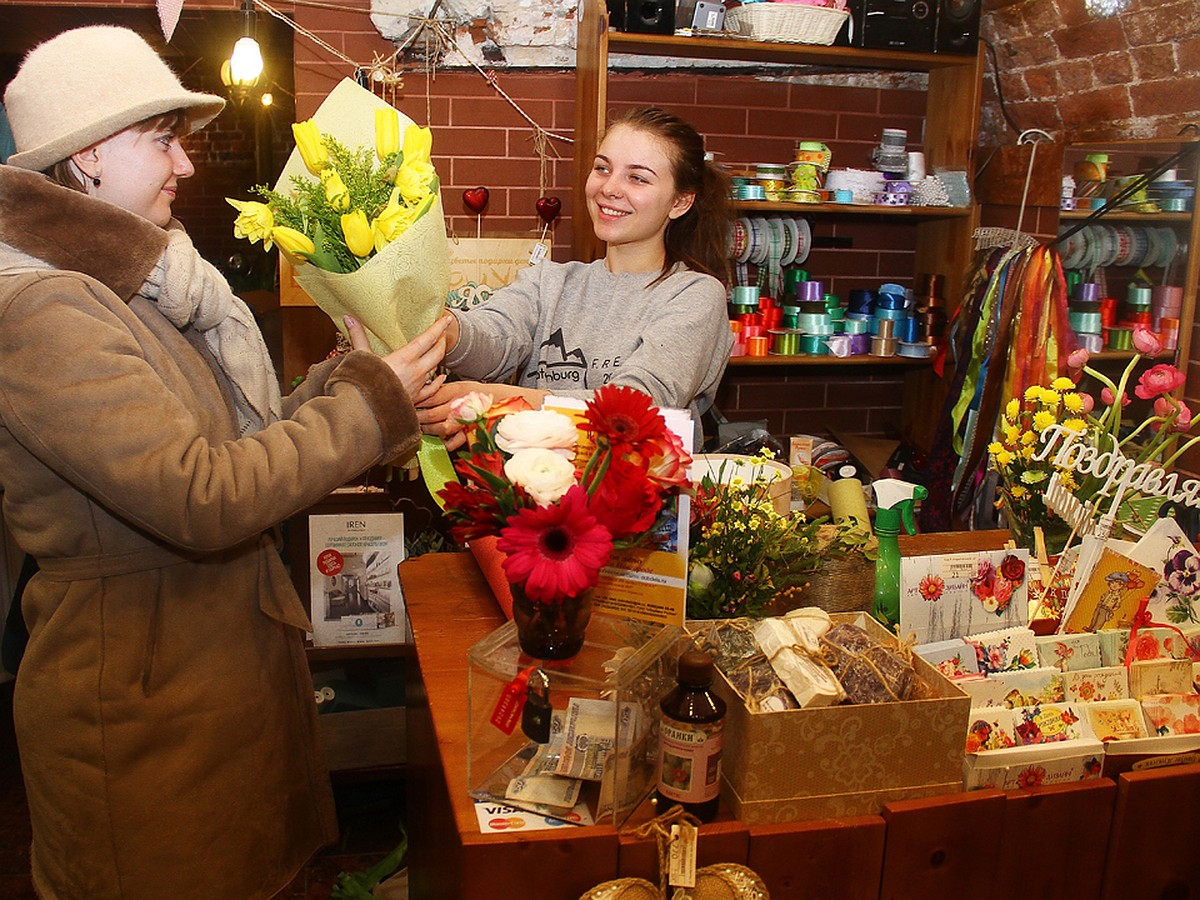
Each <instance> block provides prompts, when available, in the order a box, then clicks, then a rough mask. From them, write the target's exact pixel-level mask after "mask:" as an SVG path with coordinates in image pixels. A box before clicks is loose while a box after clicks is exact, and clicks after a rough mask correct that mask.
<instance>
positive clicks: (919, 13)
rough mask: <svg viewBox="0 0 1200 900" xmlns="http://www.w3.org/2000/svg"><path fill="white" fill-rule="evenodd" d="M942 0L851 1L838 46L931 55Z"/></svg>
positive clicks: (837, 41)
mask: <svg viewBox="0 0 1200 900" xmlns="http://www.w3.org/2000/svg"><path fill="white" fill-rule="evenodd" d="M938 2H940V0H850V2H849V3H848V4H847V7H846V8H847V9H849V10H850V21H849V22H848V23H847V24H846V25H845V26H843V28H842V31H841V33H840V34H839V35H838V39H837V40H836V41H835V43H839V44H846V45H849V44H852V45H853V46H855V47H863V48H867V49H876V50H880V49H882V50H907V51H909V52H912V53H932V52H933V48H934V38H935V35H936V30H935V29H936V26H937V3H938Z"/></svg>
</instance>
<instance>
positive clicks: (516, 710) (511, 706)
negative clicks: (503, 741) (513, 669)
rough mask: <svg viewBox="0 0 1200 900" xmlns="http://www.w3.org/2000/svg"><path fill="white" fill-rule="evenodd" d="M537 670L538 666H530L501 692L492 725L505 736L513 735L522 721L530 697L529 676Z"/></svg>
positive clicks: (493, 711)
mask: <svg viewBox="0 0 1200 900" xmlns="http://www.w3.org/2000/svg"><path fill="white" fill-rule="evenodd" d="M536 668H537V666H530V667H529V668H528V669H525V670H524V671H522V672H519V673H517V677H516V678H514V679H513V680H512V681H510V682H509V683H508V684H506V685H505V686H504V690H503V691H501V692H500V699H499V700H497V701H496V708H495V709H493V710H492V724H493V725H495V726H496V727H497V728H499V729H500V730H501V731H503V732H504V733H505V734H512V733H513V730H514V729H516V727H517V723H518V722H520V721H521V711H522V710H523V709H524V708H525V699H526V697H527V696H528V694H527V692H526V687H527V685H528V683H529V676H530V675H531V674H532V673H533V670H534V669H536Z"/></svg>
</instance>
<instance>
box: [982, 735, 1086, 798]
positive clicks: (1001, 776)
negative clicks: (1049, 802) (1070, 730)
mask: <svg viewBox="0 0 1200 900" xmlns="http://www.w3.org/2000/svg"><path fill="white" fill-rule="evenodd" d="M1103 760H1104V745H1103V744H1101V743H1100V742H1099V741H1096V740H1092V739H1090V738H1079V739H1078V740H1071V741H1059V742H1057V743H1052V744H1030V745H1029V746H1025V747H1011V748H1009V749H1007V750H993V751H991V752H988V753H977V754H975V755H974V756H968V757H967V758H966V761H965V764H964V767H963V786H964V787H965V788H966V789H967V790H975V789H977V788H984V787H994V788H999V789H1001V790H1005V791H1014V790H1019V789H1021V788H1034V787H1041V786H1043V785H1049V784H1068V783H1071V782H1075V781H1083V780H1085V779H1088V778H1098V777H1099V776H1100V771H1101V769H1102V767H1103Z"/></svg>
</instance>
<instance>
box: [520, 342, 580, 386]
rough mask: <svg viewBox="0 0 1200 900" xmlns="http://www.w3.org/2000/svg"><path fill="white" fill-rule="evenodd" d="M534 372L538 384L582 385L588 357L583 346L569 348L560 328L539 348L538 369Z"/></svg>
mask: <svg viewBox="0 0 1200 900" xmlns="http://www.w3.org/2000/svg"><path fill="white" fill-rule="evenodd" d="M533 374H534V376H535V377H536V378H537V382H538V384H544V385H549V386H554V385H577V386H580V387H582V386H583V385H584V379H585V376H586V374H587V359H586V357H584V355H583V350H582V349H581V348H579V347H576V348H575V349H573V350H568V349H567V346H566V341H565V339H564V338H563V332H562V329H561V328H559V329H557V330H556V331H555V332H554V333H553V334H552V335H550V337H548V338H547V339H546V340H544V341H543V342H542V345H541V346H540V347H539V348H538V360H537V371H536V372H534V373H533Z"/></svg>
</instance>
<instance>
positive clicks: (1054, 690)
mask: <svg viewBox="0 0 1200 900" xmlns="http://www.w3.org/2000/svg"><path fill="white" fill-rule="evenodd" d="M959 687H961V688H962V689H963V690H964V691H966V692H967V694H969V695H970V697H971V705H972V706H1006V707H1008V708H1009V709H1012V708H1013V707H1016V706H1036V705H1037V704H1039V703H1061V702H1062V701H1063V700H1064V699H1065V696H1066V695H1065V694H1064V692H1063V673H1062V672H1060V671H1058V669H1050V668H1038V669H1021V670H1019V671H1014V672H1000V673H998V674H996V675H989V676H988V677H986V678H967V679H964V680H963V681H960V682H959Z"/></svg>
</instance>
